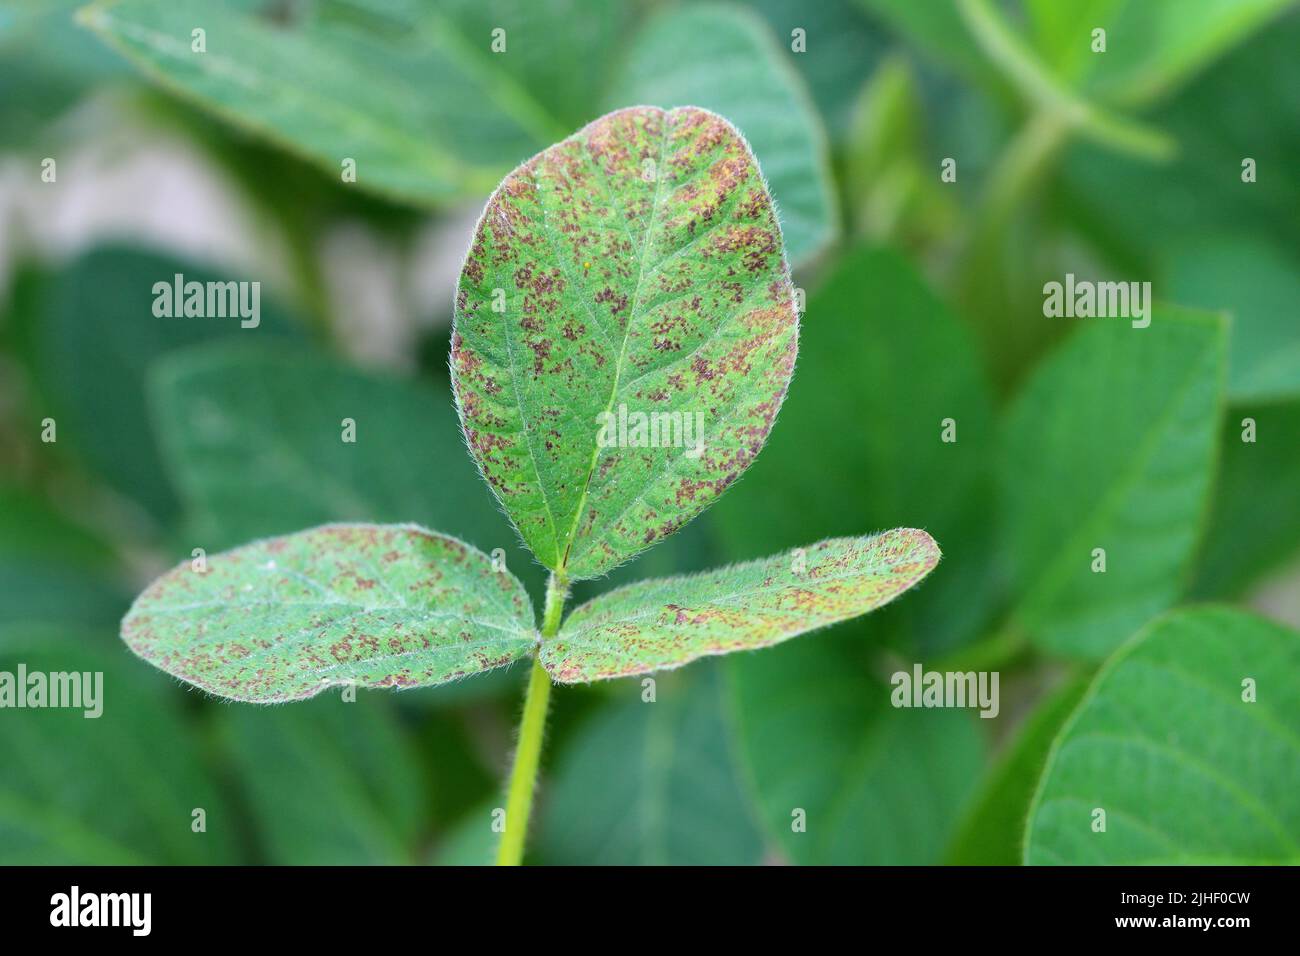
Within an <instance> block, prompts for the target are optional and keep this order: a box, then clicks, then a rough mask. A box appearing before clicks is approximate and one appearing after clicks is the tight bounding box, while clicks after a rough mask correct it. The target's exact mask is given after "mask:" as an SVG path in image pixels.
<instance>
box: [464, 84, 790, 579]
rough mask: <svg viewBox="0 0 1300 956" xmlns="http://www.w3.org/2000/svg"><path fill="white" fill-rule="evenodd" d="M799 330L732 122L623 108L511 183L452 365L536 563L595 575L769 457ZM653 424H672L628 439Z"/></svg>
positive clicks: (469, 428) (488, 464)
mask: <svg viewBox="0 0 1300 956" xmlns="http://www.w3.org/2000/svg"><path fill="white" fill-rule="evenodd" d="M647 170H650V171H651V175H650V176H649V177H647V175H646V171H647ZM498 291H500V293H501V294H500V295H498V294H497V293H498ZM494 303H496V307H495V308H494ZM797 325H798V320H797V317H796V315H795V312H794V301H793V291H792V288H791V285H790V277H789V270H788V269H787V267H786V265H785V261H784V256H783V254H782V250H781V234H780V230H779V228H778V227H777V225H776V221H775V219H774V217H773V212H772V205H771V198H770V197H769V196H768V195H767V191H766V189H765V188H764V186H763V182H762V179H761V177H760V176H759V174H758V170H757V167H756V166H755V164H754V157H753V154H752V153H750V152H749V150H748V148H747V147H746V146H745V143H744V140H743V139H742V138H741V137H740V136H739V135H738V134H737V132H736V130H735V129H734V128H733V127H731V126H730V125H728V124H727V122H726V121H725V120H724V119H722V118H721V117H718V116H714V115H713V114H710V113H706V112H704V111H702V110H696V109H679V110H673V111H670V112H664V111H662V110H658V109H654V108H651V107H639V108H633V109H627V110H620V111H619V112H616V113H611V114H610V115H608V116H606V117H603V118H601V119H600V120H598V121H597V122H595V123H593V124H591V125H590V126H587V127H586V128H584V129H583V130H581V131H579V132H578V133H577V134H575V135H574V136H572V137H570V138H569V139H567V140H565V141H564V142H562V143H558V144H556V145H555V146H553V147H551V148H550V149H548V150H546V151H545V152H543V153H541V154H539V155H538V156H536V157H534V158H533V159H531V160H529V161H528V162H527V163H526V164H524V165H523V166H521V167H520V168H519V169H517V170H516V171H515V172H513V173H511V174H510V176H508V177H507V178H506V180H505V182H504V183H502V185H501V187H500V188H499V189H498V190H497V192H496V193H494V194H493V197H492V199H491V200H490V201H489V202H488V206H487V209H486V210H485V211H484V215H483V218H482V219H481V220H480V221H479V226H478V229H477V230H476V232H475V235H474V240H473V243H472V245H471V247H470V251H469V254H468V256H467V258H466V261H465V265H464V268H463V269H462V270H461V278H460V285H459V287H458V291H457V299H456V325H455V332H454V337H453V343H452V359H451V362H452V371H453V377H454V381H455V388H456V396H457V401H458V404H459V408H460V412H461V421H462V424H463V425H464V428H465V434H466V436H467V438H468V441H469V445H470V450H471V451H472V452H473V454H474V457H475V459H476V460H477V461H478V463H479V466H480V468H481V470H482V472H483V475H484V477H485V478H486V479H487V480H488V482H489V483H490V484H491V485H492V489H493V491H494V492H495V493H496V494H497V497H498V498H499V499H500V500H501V502H502V504H503V505H504V506H505V508H506V511H507V512H508V513H509V514H510V516H511V518H512V519H513V520H514V522H515V525H516V527H518V528H519V531H520V533H521V534H522V535H523V537H524V540H525V541H526V542H527V543H528V545H529V546H530V547H531V548H532V550H533V553H534V554H536V555H537V557H538V558H539V559H540V560H541V562H542V563H543V564H545V565H546V566H547V567H549V568H552V569H554V570H555V571H556V572H557V573H559V574H560V576H561V577H571V578H574V579H581V578H587V577H596V576H598V575H600V574H603V573H605V572H606V571H609V570H610V569H611V568H613V567H615V566H617V565H618V564H620V563H622V562H623V561H625V560H627V559H628V558H630V557H631V556H633V555H634V554H636V553H637V552H638V551H641V550H643V549H644V548H646V547H648V546H649V545H650V544H652V543H654V542H655V541H657V540H658V539H660V538H663V537H666V536H667V535H669V534H671V533H672V532H673V531H675V530H677V528H679V527H681V525H683V524H685V523H686V522H687V521H689V520H690V519H691V518H692V517H694V516H695V515H696V514H698V513H699V512H700V511H701V510H703V509H704V508H705V507H706V506H707V505H708V504H710V503H711V502H712V501H713V500H714V499H715V498H716V497H717V496H718V495H720V494H721V493H722V492H723V491H724V490H725V489H726V488H727V486H728V485H730V484H731V482H733V481H734V480H735V479H736V478H737V477H739V476H740V473H741V472H742V471H744V469H745V468H746V467H747V466H748V465H749V463H750V461H751V460H752V459H753V458H754V456H755V455H756V454H758V451H759V449H760V448H761V447H762V445H763V441H764V440H765V439H766V437H767V433H768V431H769V430H770V428H771V427H772V422H773V420H774V419H775V417H776V413H777V410H778V409H779V407H780V404H781V400H782V399H783V398H784V396H785V389H786V386H787V385H788V383H789V380H790V373H791V371H792V369H793V365H794V356H795V351H796V349H797V335H798V330H797ZM651 413H656V414H660V415H673V414H676V415H677V426H676V427H677V432H676V433H675V434H674V435H673V436H672V437H671V438H669V437H668V436H664V437H663V438H659V437H654V436H649V435H646V434H643V435H642V437H641V439H640V441H639V442H638V439H637V438H636V435H635V433H631V435H630V437H629V436H625V434H624V430H625V425H624V423H625V422H626V421H627V420H629V419H633V420H634V418H635V416H637V415H641V416H648V415H649V414H651ZM607 415H612V416H614V417H615V419H616V420H617V423H618V427H617V428H616V429H615V430H614V431H613V432H609V433H608V434H607V435H605V437H604V439H603V440H602V432H605V431H606V428H607V422H606V421H605V419H604V418H603V416H607ZM686 429H690V431H687V430H686ZM701 435H702V436H703V448H702V449H701V447H700V436H701ZM665 445H668V446H670V447H665ZM686 446H690V447H686Z"/></svg>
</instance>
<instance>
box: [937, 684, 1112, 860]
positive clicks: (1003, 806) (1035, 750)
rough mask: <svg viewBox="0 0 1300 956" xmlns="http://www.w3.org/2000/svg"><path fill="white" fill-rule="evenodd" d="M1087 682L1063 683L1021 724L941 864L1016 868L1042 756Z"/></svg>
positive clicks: (1083, 690)
mask: <svg viewBox="0 0 1300 956" xmlns="http://www.w3.org/2000/svg"><path fill="white" fill-rule="evenodd" d="M1091 683H1092V677H1091V675H1086V676H1082V677H1075V678H1071V679H1070V680H1067V681H1066V682H1065V683H1064V684H1062V685H1061V686H1060V687H1058V688H1056V689H1055V690H1053V691H1052V692H1051V693H1050V694H1048V695H1047V697H1046V699H1044V700H1043V701H1042V702H1041V703H1039V704H1038V706H1037V707H1035V709H1034V711H1033V713H1031V714H1030V715H1029V716H1028V717H1027V718H1026V719H1025V723H1024V726H1022V727H1021V728H1020V729H1019V730H1018V731H1017V733H1016V738H1015V739H1014V740H1013V741H1012V742H1011V743H1010V744H1009V745H1008V746H1007V752H1006V753H1005V754H1004V755H1003V756H1002V757H1001V759H1000V760H999V761H998V763H997V766H995V767H994V768H993V769H992V770H991V771H990V773H989V775H988V778H987V779H986V780H985V781H984V783H983V785H982V786H981V787H980V791H979V795H978V796H977V797H976V799H975V800H973V801H972V803H971V809H970V811H969V812H968V813H967V814H966V817H965V819H964V821H963V822H962V825H961V828H960V829H959V830H958V831H957V836H956V837H954V838H953V841H952V847H951V848H950V849H949V851H948V854H947V857H946V860H945V862H947V863H949V864H953V865H956V866H1018V865H1019V864H1020V861H1021V860H1022V859H1023V856H1024V836H1025V820H1026V818H1027V816H1028V814H1029V803H1030V801H1031V800H1032V799H1033V797H1034V789H1035V788H1036V787H1037V786H1038V781H1039V779H1040V778H1041V777H1042V774H1043V766H1044V765H1045V764H1046V763H1047V753H1048V751H1049V750H1050V749H1051V746H1052V741H1053V740H1055V739H1056V735H1057V733H1058V732H1060V729H1061V726H1062V725H1063V724H1064V723H1065V721H1066V720H1067V719H1068V718H1069V716H1070V715H1071V714H1072V713H1074V709H1075V707H1077V706H1078V705H1079V701H1080V700H1082V699H1083V695H1084V692H1085V691H1087V689H1088V686H1089V685H1090V684H1091Z"/></svg>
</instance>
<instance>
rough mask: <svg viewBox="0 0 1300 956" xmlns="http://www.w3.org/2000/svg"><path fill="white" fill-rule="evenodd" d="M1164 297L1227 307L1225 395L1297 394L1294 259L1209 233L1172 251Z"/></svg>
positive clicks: (1297, 267) (1297, 273) (1235, 399)
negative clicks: (1208, 235)
mask: <svg viewBox="0 0 1300 956" xmlns="http://www.w3.org/2000/svg"><path fill="white" fill-rule="evenodd" d="M1168 269H1169V275H1168V279H1167V284H1166V285H1165V286H1164V288H1165V290H1166V295H1167V296H1168V298H1169V299H1171V300H1172V301H1175V302H1178V303H1179V304H1180V305H1188V306H1194V307H1196V308H1201V309H1216V310H1226V311H1228V312H1230V313H1231V314H1232V323H1231V326H1230V334H1229V336H1228V400H1229V401H1230V402H1232V403H1242V402H1261V401H1262V402H1268V401H1277V400H1279V399H1293V398H1296V397H1300V319H1298V318H1297V307H1296V303H1297V302H1300V259H1297V258H1295V257H1292V256H1287V255H1284V254H1283V253H1282V251H1281V249H1279V248H1278V247H1276V246H1274V245H1271V244H1269V243H1267V242H1261V241H1260V240H1258V239H1255V238H1250V237H1246V236H1231V237H1223V236H1210V237H1206V238H1202V239H1200V240H1197V241H1193V242H1188V243H1184V244H1182V245H1180V246H1179V247H1178V248H1177V249H1176V250H1175V251H1174V252H1172V253H1171V254H1170V259H1169V267H1168Z"/></svg>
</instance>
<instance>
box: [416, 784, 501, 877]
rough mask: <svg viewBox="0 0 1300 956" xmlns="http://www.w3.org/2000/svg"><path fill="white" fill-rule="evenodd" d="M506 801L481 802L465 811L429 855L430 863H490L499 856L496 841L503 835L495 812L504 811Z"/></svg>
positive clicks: (475, 864)
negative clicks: (495, 824)
mask: <svg viewBox="0 0 1300 956" xmlns="http://www.w3.org/2000/svg"><path fill="white" fill-rule="evenodd" d="M504 802H505V801H504V799H501V798H498V799H496V800H494V801H492V802H489V803H484V804H481V805H480V806H478V807H476V808H475V809H473V810H471V811H470V812H469V813H467V814H465V816H464V817H462V818H461V819H460V820H458V821H456V824H455V825H454V826H453V827H452V828H451V830H450V831H449V832H448V833H446V834H445V835H444V836H443V838H442V840H441V841H440V842H439V843H438V845H437V846H436V847H434V849H433V852H432V853H431V854H430V857H429V861H428V862H429V864H430V865H431V866H490V865H491V864H492V863H493V861H494V860H495V859H496V850H497V844H498V843H500V842H501V834H499V833H497V832H495V831H494V830H493V813H495V812H496V811H497V810H504V809H505V808H504V807H503V806H501V804H503V803H504Z"/></svg>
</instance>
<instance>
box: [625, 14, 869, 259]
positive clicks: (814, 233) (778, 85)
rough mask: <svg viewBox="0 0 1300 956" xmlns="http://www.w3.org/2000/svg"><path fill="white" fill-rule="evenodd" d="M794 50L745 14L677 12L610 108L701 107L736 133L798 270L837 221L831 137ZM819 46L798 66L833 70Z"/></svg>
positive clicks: (638, 52) (648, 30) (638, 57)
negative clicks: (756, 166)
mask: <svg viewBox="0 0 1300 956" xmlns="http://www.w3.org/2000/svg"><path fill="white" fill-rule="evenodd" d="M804 12H811V11H804ZM802 15H803V12H801V16H802ZM800 24H801V25H804V26H807V24H805V23H804V21H803V20H801V21H800ZM788 42H789V33H788V31H787V33H786V43H787V47H786V48H784V49H783V48H782V47H781V46H779V45H778V44H777V42H776V41H775V40H774V38H773V37H772V33H771V31H770V30H769V29H768V27H767V25H766V24H764V23H763V22H762V20H761V19H759V17H758V16H757V15H755V14H754V13H752V12H750V11H748V10H744V9H742V8H741V7H739V6H735V5H711V4H701V5H699V6H681V7H674V8H671V9H669V10H667V11H665V12H664V13H663V14H662V15H660V16H658V17H655V18H654V19H652V20H651V21H650V22H649V23H648V24H647V25H646V26H645V28H644V29H643V30H642V31H641V33H640V34H638V35H637V37H636V40H635V41H634V42H633V44H632V48H631V50H630V51H629V52H628V55H627V58H626V60H625V62H624V64H623V67H622V69H621V71H620V72H619V73H618V74H617V76H616V78H615V80H614V82H613V84H612V86H611V87H610V92H609V95H608V96H606V98H605V103H606V104H607V106H608V108H610V109H613V108H614V107H616V106H619V105H622V104H624V103H647V104H650V105H652V106H661V107H663V108H664V109H669V108H671V107H674V106H687V105H693V106H699V107H703V108H705V109H709V110H712V111H714V112H715V113H718V114H719V115H721V116H725V117H726V118H727V119H728V121H730V122H731V123H733V124H735V126H736V127H737V128H738V129H740V130H741V131H742V132H743V133H744V134H745V137H746V139H747V140H748V141H749V145H750V147H751V148H752V149H753V151H754V155H756V156H757V157H758V161H759V162H760V163H761V164H762V167H763V172H764V173H765V174H766V176H767V185H768V188H769V189H770V190H771V191H772V197H773V199H775V201H776V206H777V209H778V211H779V213H780V221H781V232H782V235H784V237H785V244H786V249H787V250H788V251H789V255H790V260H791V261H792V262H794V263H796V264H798V263H800V262H803V261H805V260H807V259H810V258H812V257H814V256H815V255H816V254H817V253H818V252H820V251H821V250H823V249H824V248H825V247H826V246H827V245H828V244H829V243H830V242H832V241H833V240H834V238H835V236H836V234H837V232H838V231H839V222H838V219H839V217H838V214H837V209H836V205H835V198H834V192H833V189H832V187H831V173H830V156H829V150H828V148H827V145H826V133H825V131H824V130H823V129H822V126H821V120H820V118H819V117H818V114H817V111H816V109H815V108H814V106H813V104H812V102H811V98H810V97H809V94H808V91H807V89H806V88H805V87H804V84H803V81H802V80H801V79H800V78H799V76H798V74H797V73H796V72H795V70H794V68H793V66H792V65H791V63H790V61H789V60H788V59H787V57H788V56H790V54H789V53H788ZM811 42H814V43H817V44H819V47H818V48H819V50H820V52H819V53H818V54H817V55H816V56H815V57H814V56H811V55H810V56H796V57H794V59H795V60H800V61H811V60H814V59H815V60H819V61H825V59H826V57H827V56H829V55H830V54H828V53H827V51H826V50H825V43H826V42H827V41H826V37H825V34H822V35H821V36H819V37H818V38H817V39H816V40H814V41H811ZM839 62H840V63H841V64H842V63H843V61H839ZM838 79H839V81H840V85H841V87H843V86H844V83H843V77H842V76H841V77H839V78H838Z"/></svg>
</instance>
